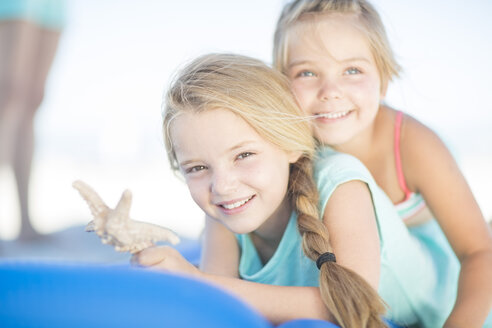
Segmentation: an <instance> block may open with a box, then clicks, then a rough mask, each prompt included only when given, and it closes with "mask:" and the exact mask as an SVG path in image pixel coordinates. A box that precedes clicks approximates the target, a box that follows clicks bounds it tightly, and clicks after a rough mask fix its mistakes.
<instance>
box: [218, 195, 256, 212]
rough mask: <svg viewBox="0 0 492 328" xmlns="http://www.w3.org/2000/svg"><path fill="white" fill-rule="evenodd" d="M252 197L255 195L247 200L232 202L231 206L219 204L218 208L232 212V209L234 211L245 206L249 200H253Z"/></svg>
mask: <svg viewBox="0 0 492 328" xmlns="http://www.w3.org/2000/svg"><path fill="white" fill-rule="evenodd" d="M254 196H255V195H253V196H250V197H249V198H247V199H244V200H240V201H237V202H234V203H232V204H220V205H219V206H220V207H223V208H225V209H226V210H232V209H235V208H238V207H241V206H243V205H244V204H246V203H247V202H249V201H250V200H251V199H253V197H254Z"/></svg>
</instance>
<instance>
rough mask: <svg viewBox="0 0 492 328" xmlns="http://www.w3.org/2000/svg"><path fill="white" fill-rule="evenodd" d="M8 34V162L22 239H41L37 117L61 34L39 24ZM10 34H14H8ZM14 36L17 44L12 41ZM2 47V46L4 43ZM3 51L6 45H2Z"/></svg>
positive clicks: (5, 133)
mask: <svg viewBox="0 0 492 328" xmlns="http://www.w3.org/2000/svg"><path fill="white" fill-rule="evenodd" d="M13 24H14V28H13V29H12V30H10V29H8V30H7V33H6V34H7V36H6V37H4V39H6V40H8V42H10V44H11V45H13V47H12V49H11V55H10V57H9V58H10V59H11V60H10V63H7V65H10V66H9V67H7V69H5V71H8V74H7V78H8V79H6V80H5V82H4V83H3V85H5V86H6V87H3V86H2V89H4V90H5V94H6V96H5V101H4V104H3V105H2V106H3V109H2V112H3V115H2V117H1V119H2V130H3V131H2V132H1V134H2V135H1V136H2V138H3V137H4V136H5V142H4V143H5V144H6V145H5V146H4V145H2V148H4V151H3V152H4V154H5V155H4V158H6V159H7V160H8V162H10V164H11V165H12V168H13V170H14V175H15V178H16V182H17V192H18V196H19V204H20V211H21V230H20V235H19V239H23V240H26V239H31V238H34V237H36V236H37V235H38V233H37V232H36V231H35V229H34V228H33V226H32V224H31V221H30V216H29V181H30V175H31V165H32V157H33V152H34V115H35V113H36V111H37V109H38V108H39V106H40V104H41V102H42V100H43V95H44V88H45V83H46V78H47V75H48V72H49V70H50V67H51V64H52V62H53V58H54V56H55V52H56V49H57V46H58V40H59V35H60V33H59V32H58V31H52V30H47V29H43V28H40V27H38V26H37V25H35V24H32V23H29V22H25V21H17V22H15V23H13ZM8 32H10V33H8ZM12 35H14V37H15V40H13V41H12V40H11V37H12ZM0 44H1V43H0ZM2 47H3V45H2Z"/></svg>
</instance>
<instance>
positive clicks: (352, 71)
mask: <svg viewBox="0 0 492 328" xmlns="http://www.w3.org/2000/svg"><path fill="white" fill-rule="evenodd" d="M360 73H362V72H361V71H360V70H359V69H358V68H355V67H350V68H349V69H347V70H346V71H345V73H344V74H345V75H354V74H360Z"/></svg>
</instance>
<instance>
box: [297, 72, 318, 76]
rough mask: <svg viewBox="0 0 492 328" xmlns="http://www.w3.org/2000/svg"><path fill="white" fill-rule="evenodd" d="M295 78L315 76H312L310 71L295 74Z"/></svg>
mask: <svg viewBox="0 0 492 328" xmlns="http://www.w3.org/2000/svg"><path fill="white" fill-rule="evenodd" d="M297 76H299V77H313V76H316V74H314V73H313V72H311V71H302V72H300V73H299V74H297Z"/></svg>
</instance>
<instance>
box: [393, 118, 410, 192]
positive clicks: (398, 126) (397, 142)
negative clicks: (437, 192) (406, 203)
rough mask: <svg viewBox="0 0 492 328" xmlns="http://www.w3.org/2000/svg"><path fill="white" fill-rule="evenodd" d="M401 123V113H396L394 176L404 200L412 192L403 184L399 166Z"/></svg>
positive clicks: (403, 178) (403, 179)
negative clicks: (403, 194) (396, 178)
mask: <svg viewBox="0 0 492 328" xmlns="http://www.w3.org/2000/svg"><path fill="white" fill-rule="evenodd" d="M402 121H403V112H400V111H398V112H397V113H396V119H395V162H396V175H397V177H398V184H399V185H400V188H401V189H402V190H403V192H404V193H405V200H407V199H408V198H410V195H411V194H412V192H411V191H410V189H408V187H407V183H406V182H405V176H404V175H403V168H402V166H401V157H400V132H401V122H402Z"/></svg>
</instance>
